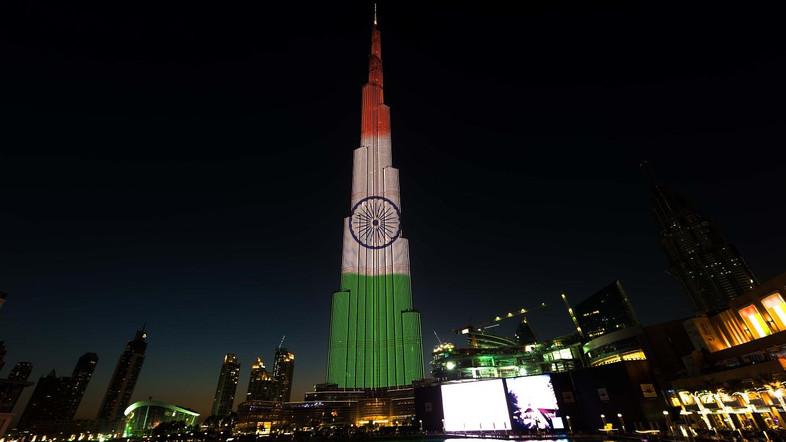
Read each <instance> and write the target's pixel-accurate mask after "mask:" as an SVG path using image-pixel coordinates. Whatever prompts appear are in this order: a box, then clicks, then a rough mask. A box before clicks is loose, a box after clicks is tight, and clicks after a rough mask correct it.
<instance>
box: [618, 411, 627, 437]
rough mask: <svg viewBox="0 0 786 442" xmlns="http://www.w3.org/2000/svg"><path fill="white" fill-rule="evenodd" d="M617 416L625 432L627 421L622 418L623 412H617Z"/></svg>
mask: <svg viewBox="0 0 786 442" xmlns="http://www.w3.org/2000/svg"><path fill="white" fill-rule="evenodd" d="M617 417H618V418H619V420H620V428H622V432H623V433H624V432H625V421H624V420H622V413H617Z"/></svg>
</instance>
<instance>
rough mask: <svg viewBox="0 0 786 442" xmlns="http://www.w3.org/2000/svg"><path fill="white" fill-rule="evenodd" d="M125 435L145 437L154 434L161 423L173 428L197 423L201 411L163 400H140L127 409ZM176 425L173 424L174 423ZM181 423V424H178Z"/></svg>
mask: <svg viewBox="0 0 786 442" xmlns="http://www.w3.org/2000/svg"><path fill="white" fill-rule="evenodd" d="M125 416H126V425H125V431H124V432H123V436H124V437H143V436H150V435H152V434H153V430H155V429H156V427H158V426H159V425H162V424H168V425H170V426H171V427H172V428H173V429H174V428H177V427H182V428H185V427H189V426H193V425H195V424H196V420H197V418H198V417H199V413H197V412H196V411H193V410H189V409H188V408H183V407H178V406H175V405H172V404H167V403H166V402H161V401H140V402H135V403H133V404H131V406H129V407H128V408H126V411H125ZM173 423H174V424H175V425H172V424H173ZM177 423H180V425H177Z"/></svg>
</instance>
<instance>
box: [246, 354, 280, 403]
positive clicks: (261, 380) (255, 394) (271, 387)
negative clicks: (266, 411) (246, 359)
mask: <svg viewBox="0 0 786 442" xmlns="http://www.w3.org/2000/svg"><path fill="white" fill-rule="evenodd" d="M275 396H276V379H275V377H274V376H273V374H272V373H268V372H267V370H266V369H265V364H264V363H263V362H262V359H260V358H257V362H256V363H255V364H254V365H252V366H251V377H250V378H249V379H248V392H247V393H246V400H247V401H272V400H275Z"/></svg>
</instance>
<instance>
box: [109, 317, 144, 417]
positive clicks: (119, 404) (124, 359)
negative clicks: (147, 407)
mask: <svg viewBox="0 0 786 442" xmlns="http://www.w3.org/2000/svg"><path fill="white" fill-rule="evenodd" d="M143 329H144V327H143ZM146 339H147V334H146V333H145V332H144V330H137V331H136V334H135V335H134V339H133V340H131V341H128V343H127V344H126V348H125V350H124V351H123V353H122V354H121V355H120V358H119V359H118V360H117V365H116V366H115V371H114V373H113V374H112V379H111V380H110V381H109V386H108V387H107V389H106V394H104V400H103V401H102V402H101V407H100V408H99V410H98V417H97V420H99V421H101V422H103V423H104V425H103V427H104V429H107V430H109V429H111V428H110V427H114V426H115V425H114V424H115V423H117V422H118V421H119V420H120V419H122V418H123V411H124V410H125V409H126V408H127V407H128V403H129V402H130V401H131V395H132V394H133V393H134V388H135V387H136V383H137V381H138V380H139V374H140V373H141V372H142V364H144V362H145V350H146V349H147V342H146V341H145V340H146Z"/></svg>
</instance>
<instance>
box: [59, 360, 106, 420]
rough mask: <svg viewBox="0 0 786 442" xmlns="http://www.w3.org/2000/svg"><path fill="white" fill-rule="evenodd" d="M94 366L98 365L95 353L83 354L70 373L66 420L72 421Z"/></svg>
mask: <svg viewBox="0 0 786 442" xmlns="http://www.w3.org/2000/svg"><path fill="white" fill-rule="evenodd" d="M96 364H98V355H97V354H95V353H85V354H83V355H82V356H81V357H80V358H79V361H78V362H77V363H76V367H74V372H73V373H71V383H70V385H69V386H68V399H67V411H66V413H65V418H66V419H73V418H74V416H75V415H76V410H77V409H78V408H79V403H80V402H82V397H83V396H84V395H85V390H87V384H88V383H90V379H91V378H92V377H93V372H94V371H95V369H96Z"/></svg>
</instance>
